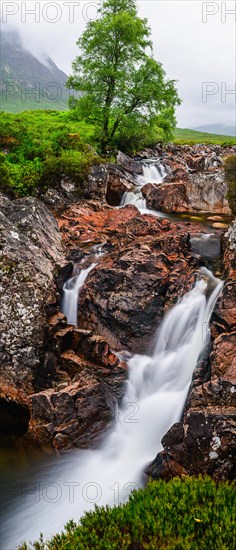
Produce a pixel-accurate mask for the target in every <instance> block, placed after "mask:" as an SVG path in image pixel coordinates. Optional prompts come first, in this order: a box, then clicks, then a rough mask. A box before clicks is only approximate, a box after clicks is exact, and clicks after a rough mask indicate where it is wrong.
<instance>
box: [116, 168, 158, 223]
mask: <svg viewBox="0 0 236 550" xmlns="http://www.w3.org/2000/svg"><path fill="white" fill-rule="evenodd" d="M142 167H143V175H140V176H138V177H137V185H136V186H134V189H133V191H126V192H125V193H124V195H123V197H122V199H121V203H120V206H121V207H123V206H127V204H133V205H134V206H136V207H137V208H138V209H139V210H140V211H141V212H142V211H144V210H147V205H146V199H144V197H143V195H142V191H141V188H142V187H143V186H144V185H146V184H147V183H162V181H163V179H164V177H165V175H166V173H167V172H166V169H165V167H164V166H163V164H161V162H160V161H158V160H157V159H148V160H145V161H143V162H142Z"/></svg>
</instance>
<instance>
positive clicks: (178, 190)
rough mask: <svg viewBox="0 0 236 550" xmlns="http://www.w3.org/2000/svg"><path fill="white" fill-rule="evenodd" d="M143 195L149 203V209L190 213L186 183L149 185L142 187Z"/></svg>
mask: <svg viewBox="0 0 236 550" xmlns="http://www.w3.org/2000/svg"><path fill="white" fill-rule="evenodd" d="M142 194H143V196H144V198H145V199H146V201H147V208H150V209H151V210H161V211H162V212H188V211H189V201H188V196H187V192H186V185H185V183H184V182H177V183H176V182H175V183H164V184H163V185H159V184H158V185H157V184H154V183H148V184H147V185H144V187H142Z"/></svg>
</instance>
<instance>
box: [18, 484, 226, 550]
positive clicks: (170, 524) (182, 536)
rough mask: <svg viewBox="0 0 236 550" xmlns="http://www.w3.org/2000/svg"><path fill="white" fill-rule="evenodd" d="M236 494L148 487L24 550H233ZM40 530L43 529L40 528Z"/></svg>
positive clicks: (203, 487)
mask: <svg viewBox="0 0 236 550" xmlns="http://www.w3.org/2000/svg"><path fill="white" fill-rule="evenodd" d="M235 511H236V510H235V488H234V487H233V485H229V484H227V483H220V484H218V485H217V484H216V483H215V482H214V481H213V480H211V479H209V478H205V479H194V478H185V479H173V480H172V481H170V482H168V483H166V482H164V481H158V482H150V483H149V484H148V486H147V487H146V488H145V489H141V490H139V491H136V492H134V493H133V494H132V495H131V496H130V498H129V501H128V503H127V504H125V505H123V506H119V507H114V508H96V509H95V511H94V512H89V513H86V514H85V516H84V517H83V518H82V519H81V522H80V524H79V525H76V524H75V523H74V522H70V523H69V524H68V525H67V526H66V528H65V531H64V532H63V533H62V534H60V535H56V536H55V537H53V538H52V539H51V541H49V542H43V539H42V537H41V540H40V541H38V542H36V543H34V544H33V545H27V544H23V545H22V546H21V547H20V549H21V550H27V549H29V548H32V547H33V548H35V550H43V549H44V550H45V549H48V550H62V549H63V550H66V549H68V550H95V549H96V550H200V549H201V550H232V549H233V548H235V542H236V540H235V532H234V520H235ZM42 528H43V525H42Z"/></svg>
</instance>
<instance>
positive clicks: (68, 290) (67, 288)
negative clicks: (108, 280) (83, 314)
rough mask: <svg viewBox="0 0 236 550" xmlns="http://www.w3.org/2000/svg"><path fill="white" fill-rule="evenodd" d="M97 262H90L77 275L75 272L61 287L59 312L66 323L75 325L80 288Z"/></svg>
mask: <svg viewBox="0 0 236 550" xmlns="http://www.w3.org/2000/svg"><path fill="white" fill-rule="evenodd" d="M96 265H97V264H91V265H90V266H89V267H88V268H87V269H82V270H81V271H80V273H79V275H77V274H76V268H75V274H74V275H73V277H71V279H69V280H68V281H66V282H65V284H64V287H63V296H62V304H61V312H62V313H64V315H65V317H66V318H67V323H68V325H75V326H77V315H78V299H79V294H80V290H81V289H82V287H83V285H84V283H85V281H86V279H87V277H88V274H89V273H90V271H92V269H93V268H94V267H95V266H96Z"/></svg>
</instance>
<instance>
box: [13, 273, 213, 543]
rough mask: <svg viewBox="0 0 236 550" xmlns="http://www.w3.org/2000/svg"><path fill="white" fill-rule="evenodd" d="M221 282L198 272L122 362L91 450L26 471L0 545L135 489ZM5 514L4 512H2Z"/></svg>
mask: <svg viewBox="0 0 236 550" xmlns="http://www.w3.org/2000/svg"><path fill="white" fill-rule="evenodd" d="M222 286H223V283H222V281H220V280H219V279H216V278H215V277H214V276H213V275H212V274H211V272H209V271H208V270H207V269H206V268H202V269H201V272H200V276H199V279H198V281H197V282H196V284H195V286H194V288H193V289H192V290H191V291H190V292H188V293H187V294H186V295H185V296H184V297H183V298H182V299H180V300H179V301H178V303H177V304H176V305H175V306H174V307H173V308H172V309H171V310H170V311H169V312H168V313H167V315H166V316H165V317H164V319H163V321H162V323H161V325H160V327H159V328H158V330H157V333H156V345H155V348H154V352H153V354H152V356H149V355H137V354H136V355H134V356H133V357H131V358H130V359H129V361H128V367H129V379H128V382H127V387H126V393H125V397H124V400H123V403H122V406H121V407H120V408H118V409H117V414H116V421H115V422H114V426H113V428H112V430H111V432H110V434H109V435H108V436H107V438H106V440H105V442H104V444H103V445H102V446H101V447H100V449H98V450H90V451H73V452H71V453H70V454H68V455H64V456H63V457H62V458H60V459H59V460H58V461H56V462H55V460H54V462H53V464H52V465H51V466H50V464H48V463H47V464H45V465H44V467H42V465H41V466H40V471H34V472H33V473H31V480H30V483H29V487H27V490H26V491H25V493H26V497H25V498H24V499H23V500H21V501H20V502H16V501H15V502H13V504H12V508H11V510H10V514H11V517H10V519H7V520H6V521H5V527H4V529H5V531H4V538H5V540H4V548H5V549H13V548H14V547H15V545H16V544H17V543H19V542H20V540H22V539H26V540H34V539H35V538H38V536H39V534H40V532H43V533H44V535H45V536H46V537H49V536H51V535H52V534H54V533H56V532H58V531H60V530H61V529H62V528H63V526H64V524H65V523H66V522H67V521H68V520H69V519H72V518H74V520H75V521H78V519H79V517H80V516H81V515H82V514H83V513H84V512H85V511H86V510H90V509H93V506H94V504H97V505H105V504H108V505H111V506H113V505H114V504H118V503H119V502H123V501H125V500H126V499H127V498H128V495H129V493H130V491H131V490H132V489H133V488H137V487H140V486H141V485H142V471H143V469H144V467H145V465H146V464H147V463H148V462H150V461H151V460H153V459H154V457H155V456H156V454H157V452H159V451H160V450H161V449H162V446H161V440H162V437H163V436H164V434H165V433H166V432H167V431H168V430H169V428H170V427H171V426H172V425H173V424H174V423H175V422H178V421H180V419H181V415H182V413H183V408H184V404H185V401H186V397H187V394H188V391H189V387H190V384H191V379H192V374H193V371H194V368H195V366H196V364H197V361H198V358H199V357H200V356H201V353H202V352H203V351H204V349H205V346H206V343H207V341H208V338H209V336H208V331H209V320H210V317H211V313H212V310H213V308H214V305H215V303H216V300H217V298H218V296H219V293H220V291H221V289H222ZM8 513H9V512H8Z"/></svg>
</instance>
